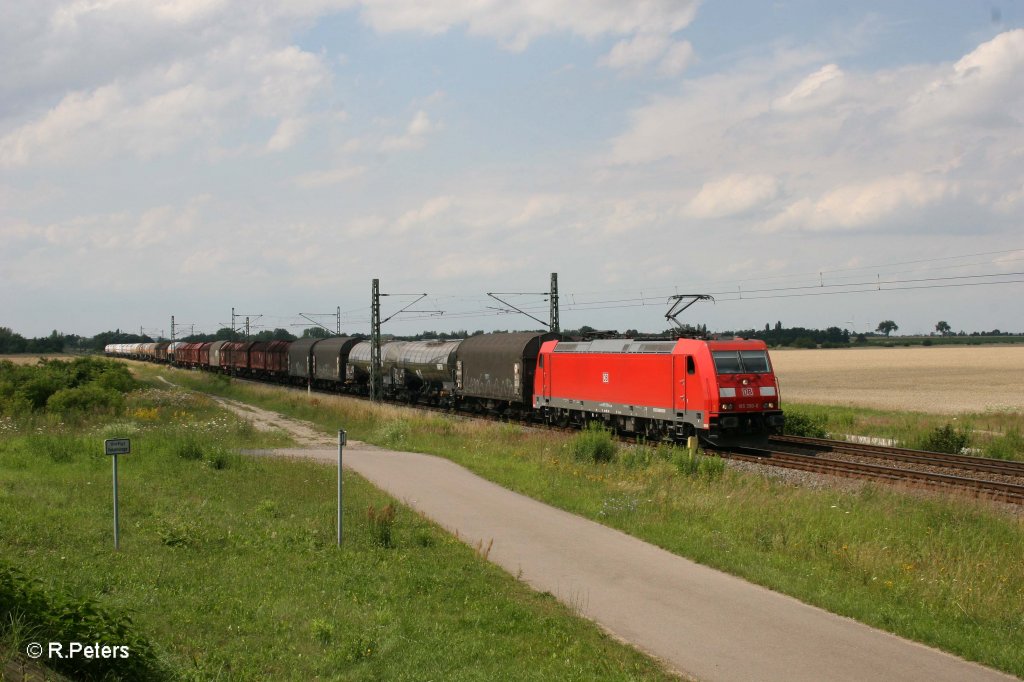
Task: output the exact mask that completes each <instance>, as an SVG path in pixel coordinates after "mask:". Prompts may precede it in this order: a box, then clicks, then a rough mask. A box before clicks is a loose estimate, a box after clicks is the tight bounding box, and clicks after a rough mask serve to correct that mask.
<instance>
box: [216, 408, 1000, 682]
mask: <svg viewBox="0 0 1024 682" xmlns="http://www.w3.org/2000/svg"><path fill="white" fill-rule="evenodd" d="M222 402H224V403H225V404H227V405H228V406H229V407H232V409H235V410H236V411H238V412H240V413H242V414H243V415H244V416H246V417H247V418H251V419H254V420H255V421H256V423H257V425H258V426H260V427H263V428H267V427H274V428H284V429H286V430H288V431H291V432H292V433H293V434H294V435H296V436H297V437H298V438H300V440H301V441H303V442H305V443H308V444H310V445H312V446H314V447H312V448H310V449H294V450H277V451H273V453H274V454H275V455H282V456H293V457H303V458H312V459H318V460H322V461H326V462H330V463H336V462H337V457H338V451H337V446H336V445H333V446H332V439H331V438H329V437H325V436H324V435H323V434H322V433H316V432H315V431H313V430H312V429H310V428H309V427H308V425H305V424H302V423H300V422H295V421H294V420H290V419H283V418H282V417H281V416H280V415H275V414H273V413H267V412H265V411H263V410H259V409H258V408H253V407H251V406H242V405H240V404H237V403H236V404H234V405H231V404H230V403H231V402H233V401H224V400H222ZM343 453H344V463H345V466H346V467H347V468H349V469H351V470H352V471H354V472H356V473H358V474H359V475H361V476H363V477H364V478H366V479H367V480H369V481H370V482H372V483H373V484H374V485H376V486H378V487H379V488H381V489H383V490H385V491H387V492H388V493H390V494H391V495H393V496H394V497H396V498H397V499H399V500H401V501H402V502H404V503H405V504H407V505H409V506H410V507H412V508H413V509H416V510H417V511H420V512H422V513H423V514H424V515H425V516H427V517H429V518H430V519H432V520H434V521H435V522H436V523H438V524H440V525H441V526H442V527H444V528H446V529H447V530H449V531H450V532H452V533H457V534H458V537H459V538H460V539H461V540H463V541H464V542H466V543H468V544H469V545H471V546H479V547H490V552H489V553H488V555H487V556H488V559H489V560H490V561H492V562H494V563H496V564H498V565H500V566H502V567H503V568H504V569H505V570H507V571H508V572H509V573H511V574H512V575H515V576H517V577H519V578H520V579H521V580H524V581H525V582H527V583H528V584H529V585H530V586H532V587H533V588H534V589H536V590H539V591H546V592H550V593H551V594H553V595H554V596H555V597H557V598H558V599H559V600H561V601H562V602H564V603H565V604H568V605H569V606H570V607H571V608H572V609H574V610H575V611H577V612H578V613H579V614H580V615H582V616H584V617H586V618H589V619H591V620H593V621H595V622H597V623H598V624H600V625H601V626H602V627H603V628H605V629H606V630H607V631H608V632H610V633H611V634H612V635H614V636H615V637H618V638H619V639H622V640H624V641H626V642H629V643H630V644H632V645H634V646H636V647H637V648H639V649H641V650H643V651H646V652H647V653H649V654H651V655H653V656H655V657H657V658H659V659H661V660H662V661H664V662H665V663H666V665H667V666H668V667H670V668H672V669H675V670H677V671H679V672H680V673H682V674H683V675H685V676H688V677H693V678H696V679H698V680H728V681H733V680H759V681H773V680H779V681H785V682H801V681H807V682H822V681H837V682H842V681H858V682H859V681H862V680H900V681H908V682H911V681H918V680H919V681H921V682H946V681H948V682H963V681H965V680H979V681H980V680H1001V681H1004V682H1005V681H1007V680H1015V679H1017V678H1014V677H1011V676H1009V675H1006V674H1004V673H1000V672H997V671H994V670H992V669H989V668H985V667H983V666H980V665H978V664H975V663H969V662H967V661H964V660H962V659H959V658H957V657H955V656H952V655H950V654H947V653H944V652H942V651H938V650H936V649H932V648H930V647H927V646H924V645H922V644H918V643H916V642H911V641H909V640H905V639H902V638H900V637H896V636H895V635H892V634H889V633H887V632H883V631H881V630H877V629H874V628H871V627H868V626H866V625H863V624H861V623H858V622H856V621H853V620H850V619H849V618H844V617H841V616H836V615H834V614H831V613H828V612H827V611H823V610H822V609H818V608H815V607H812V606H808V605H807V604H804V603H802V602H800V601H797V600H796V599H793V598H791V597H787V596H784V595H781V594H778V593H776V592H772V591H771V590H768V589H765V588H763V587H759V586H757V585H753V584H751V583H748V582H746V581H744V580H742V579H740V578H736V577H734V576H730V575H727V574H725V573H722V572H720V571H716V570H713V569H710V568H708V567H706V566H702V565H700V564H696V563H694V562H692V561H689V560H687V559H684V558H682V557H679V556H676V555H674V554H670V553H669V552H666V551H664V550H662V549H659V548H658V547H655V546H653V545H650V544H648V543H646V542H643V541H641V540H638V539H636V538H634V537H632V536H629V535H626V534H625V533H621V532H619V531H617V530H613V529H611V528H608V527H606V526H602V525H600V524H598V523H594V522H593V521H589V520H587V519H584V518H581V517H579V516H576V515H573V514H569V513H568V512H565V511H562V510H560V509H556V508H554V507H550V506H548V505H546V504H543V503H541V502H537V501H536V500H534V499H531V498H528V497H525V496H523V495H519V494H518V493H514V492H511V491H509V490H507V489H505V488H502V487H500V486H498V485H495V484H493V483H491V482H489V481H487V480H485V479H483V478H480V477H479V476H477V475H475V474H473V473H471V472H469V471H468V470H466V469H464V468H463V467H461V466H459V465H457V464H454V463H452V462H450V461H448V460H446V459H442V458H440V457H434V456H431V455H423V454H416V453H408V452H395V451H391V450H384V449H381V448H377V447H375V446H372V445H367V444H365V443H361V442H358V441H350V442H349V443H348V445H346V446H345V448H344V449H343ZM268 454H269V453H268Z"/></svg>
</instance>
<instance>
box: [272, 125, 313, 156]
mask: <svg viewBox="0 0 1024 682" xmlns="http://www.w3.org/2000/svg"><path fill="white" fill-rule="evenodd" d="M308 124H309V121H308V120H307V119H305V118H302V117H296V118H284V119H281V121H280V123H278V124H277V129H276V130H275V131H274V134H273V135H271V136H270V139H269V140H267V151H268V152H282V151H285V150H286V149H290V148H291V146H292V145H293V144H295V142H296V141H297V140H298V139H299V138H301V137H302V134H303V133H304V132H305V131H306V128H307V127H308Z"/></svg>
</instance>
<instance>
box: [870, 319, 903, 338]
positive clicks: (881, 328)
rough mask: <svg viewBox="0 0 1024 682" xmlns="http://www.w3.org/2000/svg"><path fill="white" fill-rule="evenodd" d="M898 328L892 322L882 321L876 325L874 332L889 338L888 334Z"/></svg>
mask: <svg viewBox="0 0 1024 682" xmlns="http://www.w3.org/2000/svg"><path fill="white" fill-rule="evenodd" d="M899 328H900V326H899V325H898V324H896V323H895V322H893V321H892V320H882V321H881V322H879V323H878V327H877V328H875V331H877V332H882V333H883V334H885V335H886V336H889V334H892V333H893V332H894V331H896V330H897V329H899Z"/></svg>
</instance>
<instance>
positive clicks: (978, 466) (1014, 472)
mask: <svg viewBox="0 0 1024 682" xmlns="http://www.w3.org/2000/svg"><path fill="white" fill-rule="evenodd" d="M769 442H771V443H772V444H774V445H789V444H792V445H800V446H810V447H812V448H814V449H816V450H819V451H823V452H835V453H845V454H850V455H856V456H858V457H870V458H874V459H882V460H895V461H900V462H909V463H916V464H926V465H929V466H938V467H945V468H954V469H962V470H965V471H978V472H989V473H993V474H1003V475H1006V476H1015V477H1024V462H1007V461H1003V460H997V459H990V458H988V457H972V456H970V455H951V454H947V453H944V452H927V451H925V450H910V449H907V448H893V447H886V446H881V445H861V444H859V443H850V442H847V441H840V440H826V439H824V438H804V437H801V436H772V437H771V439H770V440H769Z"/></svg>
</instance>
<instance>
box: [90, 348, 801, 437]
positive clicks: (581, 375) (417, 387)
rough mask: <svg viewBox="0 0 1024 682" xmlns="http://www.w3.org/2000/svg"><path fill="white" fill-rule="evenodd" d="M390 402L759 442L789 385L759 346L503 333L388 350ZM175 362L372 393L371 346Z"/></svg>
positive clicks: (193, 351)
mask: <svg viewBox="0 0 1024 682" xmlns="http://www.w3.org/2000/svg"><path fill="white" fill-rule="evenodd" d="M104 351H105V352H106V353H107V354H108V355H114V356H121V357H132V358H148V359H150V360H153V361H158V360H159V358H160V354H159V352H158V350H157V344H111V345H109V346H107V347H106V348H105V349H104ZM381 355H382V361H383V367H382V377H381V380H382V384H383V389H384V395H385V397H387V398H388V399H392V400H402V401H405V402H413V403H428V404H433V405H440V406H446V407H452V408H454V409H458V410H461V411H468V412H475V413H487V414H493V415H505V416H510V417H515V418H519V419H528V420H534V421H543V422H548V423H552V424H559V425H569V424H574V425H580V426H582V425H585V424H587V423H590V422H594V421H597V422H599V423H602V424H604V425H605V426H607V427H608V428H611V429H614V430H615V431H618V432H623V433H632V434H636V435H639V436H643V437H645V438H648V439H651V440H656V441H657V440H675V441H681V440H684V439H686V438H688V437H690V436H698V437H699V438H700V439H701V440H702V441H704V442H706V443H710V444H720V445H729V444H740V443H758V442H761V441H763V440H765V439H767V437H768V436H769V435H771V434H773V433H779V432H781V431H782V427H783V423H784V418H783V413H782V408H781V405H780V404H779V387H778V382H777V380H776V378H775V374H774V372H773V371H772V366H771V360H770V359H769V357H768V349H767V347H766V346H765V344H764V342H763V341H756V340H744V339H733V340H704V339H678V340H631V339H615V340H600V341H561V340H559V337H558V335H557V334H538V333H534V332H523V333H512V334H506V333H496V334H479V335H477V336H472V337H470V338H468V339H458V340H447V341H389V342H387V343H385V344H383V345H382V347H381ZM167 358H168V361H171V362H173V363H174V364H176V365H179V366H183V367H199V368H205V369H209V370H212V371H222V372H228V373H231V374H237V375H242V376H252V377H255V378H264V379H269V380H275V381H282V382H290V383H296V384H302V385H305V384H307V383H310V382H312V383H313V384H315V385H316V386H318V387H320V388H324V389H327V390H334V391H344V392H350V393H358V394H362V395H366V394H367V393H369V379H370V362H371V361H370V342H369V341H366V340H361V339H359V338H355V337H343V336H341V337H331V338H326V339H300V340H298V341H294V342H291V343H289V342H285V341H274V342H266V343H264V342H243V341H232V342H228V341H215V342H212V343H180V344H178V345H176V346H175V347H174V352H173V353H171V352H170V349H168V351H167Z"/></svg>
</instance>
